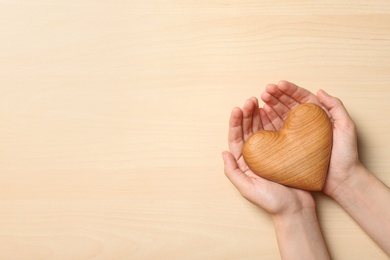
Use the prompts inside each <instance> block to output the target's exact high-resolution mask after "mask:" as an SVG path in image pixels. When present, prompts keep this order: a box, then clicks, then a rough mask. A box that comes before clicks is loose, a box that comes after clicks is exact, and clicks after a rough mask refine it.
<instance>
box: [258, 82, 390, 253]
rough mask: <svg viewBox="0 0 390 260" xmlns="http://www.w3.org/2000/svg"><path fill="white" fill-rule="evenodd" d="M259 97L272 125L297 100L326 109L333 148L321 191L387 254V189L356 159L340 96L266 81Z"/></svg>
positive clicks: (389, 249)
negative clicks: (331, 128) (331, 127)
mask: <svg viewBox="0 0 390 260" xmlns="http://www.w3.org/2000/svg"><path fill="white" fill-rule="evenodd" d="M261 99H262V100H263V101H264V102H265V104H266V105H265V106H264V111H265V114H266V116H267V118H268V120H269V121H270V122H272V124H273V125H274V126H275V127H276V128H278V127H280V126H281V125H283V122H284V119H285V118H286V116H287V113H288V112H289V111H290V110H291V109H293V108H294V107H296V106H297V105H299V104H301V103H306V102H311V103H315V104H318V105H320V106H322V107H323V108H324V109H325V110H326V111H327V113H328V115H329V117H330V119H331V121H332V123H333V148H332V155H331V160H330V166H329V171H328V175H327V180H326V182H325V186H324V188H323V192H324V193H325V194H327V195H328V196H330V197H331V198H333V199H334V200H335V201H337V202H338V203H339V204H340V206H341V207H342V208H344V210H345V211H346V212H347V213H348V214H349V215H350V216H351V217H352V218H353V219H354V220H355V221H356V222H357V223H358V224H359V225H360V226H361V227H362V229H363V230H364V231H365V232H366V233H367V234H368V235H369V236H370V237H371V238H372V239H373V240H374V241H375V242H376V243H377V244H378V245H379V246H380V247H381V248H382V249H383V250H384V251H385V252H386V253H387V254H388V255H390V243H389V241H390V221H389V220H390V203H389V201H390V189H389V187H387V186H386V185H385V184H384V183H383V182H381V181H380V180H379V179H378V178H377V177H375V175H373V174H372V173H371V172H370V171H369V170H368V169H366V168H365V167H364V165H363V164H362V163H361V161H360V160H359V155H358V148H357V135H356V126H355V124H354V122H353V121H352V119H351V117H350V116H349V114H348V112H347V110H346V109H345V107H344V105H343V103H342V102H341V100H340V99H338V98H335V97H332V96H330V95H329V94H327V93H326V92H325V91H323V90H320V91H318V93H317V95H314V94H313V93H311V92H309V91H308V90H306V89H304V88H301V87H298V86H296V85H295V84H293V83H291V82H287V81H280V82H279V83H278V84H277V85H275V84H269V85H268V86H267V87H266V91H265V92H264V93H263V94H262V95H261Z"/></svg>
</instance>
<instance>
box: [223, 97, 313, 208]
mask: <svg viewBox="0 0 390 260" xmlns="http://www.w3.org/2000/svg"><path fill="white" fill-rule="evenodd" d="M262 129H266V130H276V129H278V128H275V126H274V124H272V123H271V122H270V121H269V120H268V117H267V116H266V113H265V112H264V110H263V109H262V108H259V105H258V100H257V99H256V98H251V99H248V100H247V101H246V103H245V105H244V107H243V109H242V110H241V109H240V108H235V109H233V111H232V113H231V116H230V122H229V135H228V142H229V150H230V152H226V151H225V152H223V154H222V155H223V159H224V162H225V174H226V176H227V177H228V178H229V180H230V181H231V182H232V183H233V184H234V185H235V186H236V188H237V189H238V190H239V191H240V193H241V194H242V195H243V197H245V198H246V199H248V200H249V201H251V202H252V203H254V204H255V205H257V206H259V207H261V208H263V209H264V210H265V211H267V212H268V213H270V214H271V215H272V216H280V215H288V214H290V213H294V212H297V211H299V210H301V209H304V208H314V207H315V203H314V199H313V197H312V196H311V194H310V193H309V192H307V191H303V190H298V189H293V188H289V187H286V186H283V185H280V184H277V183H275V182H271V181H268V180H266V179H263V178H261V177H259V176H258V175H256V174H255V173H253V172H252V171H251V170H250V169H249V167H248V166H247V164H246V163H245V161H244V158H243V156H242V153H241V152H242V148H243V146H244V142H245V141H246V140H247V139H248V138H249V137H250V136H251V135H252V134H253V133H256V132H257V131H259V130H262Z"/></svg>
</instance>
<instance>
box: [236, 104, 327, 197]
mask: <svg viewBox="0 0 390 260" xmlns="http://www.w3.org/2000/svg"><path fill="white" fill-rule="evenodd" d="M331 149H332V124H331V122H330V120H329V118H328V116H327V114H326V113H325V111H324V110H323V109H322V108H321V107H319V106H317V105H315V104H311V103H306V104H301V105H299V106H297V107H295V108H294V109H292V110H291V111H290V112H289V114H288V115H287V117H286V120H285V122H284V126H283V127H282V128H281V129H280V131H267V130H262V131H260V132H257V133H255V134H254V135H252V136H251V137H250V138H248V140H247V141H246V142H245V145H244V148H243V152H242V154H243V156H244V159H245V162H246V163H247V165H248V166H249V168H250V169H251V170H252V171H253V172H254V173H255V174H257V175H259V176H261V177H263V178H265V179H268V180H271V181H274V182H277V183H280V184H284V185H286V186H290V187H294V188H299V189H304V190H321V189H322V187H323V186H324V183H325V179H326V175H327V171H328V165H329V160H330V154H331Z"/></svg>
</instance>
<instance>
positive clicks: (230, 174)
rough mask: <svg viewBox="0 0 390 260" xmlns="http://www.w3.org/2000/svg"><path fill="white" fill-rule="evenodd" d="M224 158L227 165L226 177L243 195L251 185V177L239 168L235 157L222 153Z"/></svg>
mask: <svg viewBox="0 0 390 260" xmlns="http://www.w3.org/2000/svg"><path fill="white" fill-rule="evenodd" d="M222 158H223V161H224V164H225V169H224V170H225V175H226V177H227V178H228V179H229V180H230V181H231V183H233V185H234V186H236V188H237V189H238V190H239V191H240V192H241V193H242V192H243V191H246V190H248V186H249V184H250V180H249V177H248V176H247V175H245V173H244V172H243V171H241V170H240V169H239V168H238V165H237V162H236V160H235V158H234V156H233V155H232V154H231V153H229V152H227V151H225V152H223V153H222Z"/></svg>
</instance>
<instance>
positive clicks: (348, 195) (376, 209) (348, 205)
mask: <svg viewBox="0 0 390 260" xmlns="http://www.w3.org/2000/svg"><path fill="white" fill-rule="evenodd" d="M352 174H353V175H351V176H353V177H351V178H350V179H349V180H347V181H346V182H345V183H344V184H343V185H342V187H341V190H342V191H340V192H339V193H338V195H337V196H336V197H335V198H334V199H335V200H336V201H337V202H338V203H339V204H340V205H341V206H342V207H343V208H344V209H345V211H346V212H348V214H349V215H350V216H351V217H352V218H353V219H354V220H355V221H356V222H357V223H358V224H359V225H360V226H361V227H362V228H363V230H364V231H365V232H366V233H367V234H368V235H369V236H370V237H371V238H372V239H373V240H374V241H375V242H376V243H377V244H378V245H379V246H380V247H381V248H382V249H383V250H384V251H385V252H386V253H387V254H388V255H390V243H389V241H390V189H389V187H387V186H386V185H385V184H384V183H382V182H381V181H380V180H379V179H378V178H376V177H375V176H374V175H373V174H371V173H370V172H369V171H368V170H367V169H366V168H364V166H363V165H361V164H359V165H358V166H357V167H356V169H355V170H354V172H353V173H352Z"/></svg>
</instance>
